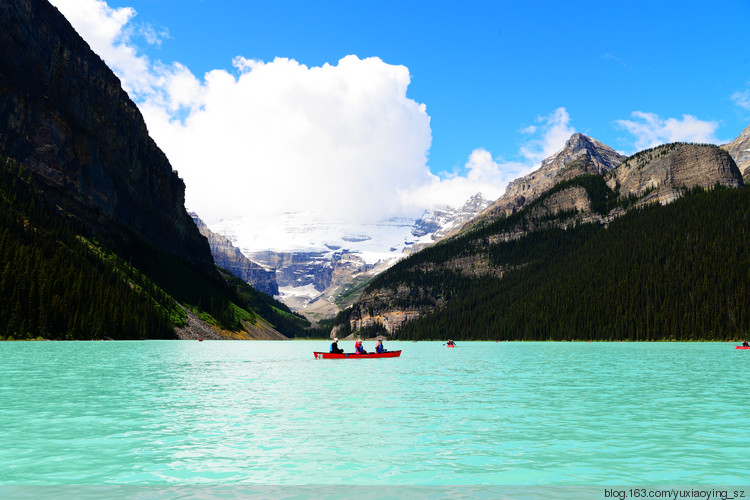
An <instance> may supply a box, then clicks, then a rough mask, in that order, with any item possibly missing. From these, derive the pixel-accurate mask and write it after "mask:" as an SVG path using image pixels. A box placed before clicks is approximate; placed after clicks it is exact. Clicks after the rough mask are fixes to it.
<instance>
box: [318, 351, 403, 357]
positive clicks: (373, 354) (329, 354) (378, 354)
mask: <svg viewBox="0 0 750 500" xmlns="http://www.w3.org/2000/svg"><path fill="white" fill-rule="evenodd" d="M313 356H314V357H315V359H362V358H397V357H399V356H401V351H387V352H368V353H367V354H354V353H352V354H347V353H344V354H333V353H332V352H313Z"/></svg>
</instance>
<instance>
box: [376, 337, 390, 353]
mask: <svg viewBox="0 0 750 500" xmlns="http://www.w3.org/2000/svg"><path fill="white" fill-rule="evenodd" d="M375 352H388V350H387V349H386V348H385V347H383V339H378V345H376V346H375Z"/></svg>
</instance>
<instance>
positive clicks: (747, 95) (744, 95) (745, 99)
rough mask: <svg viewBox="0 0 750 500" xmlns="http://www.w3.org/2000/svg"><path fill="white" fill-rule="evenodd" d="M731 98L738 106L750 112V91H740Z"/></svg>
mask: <svg viewBox="0 0 750 500" xmlns="http://www.w3.org/2000/svg"><path fill="white" fill-rule="evenodd" d="M731 97H732V100H733V101H734V103H735V104H737V106H739V107H741V108H743V109H747V110H750V90H738V91H737V92H735V93H734V94H732V96H731Z"/></svg>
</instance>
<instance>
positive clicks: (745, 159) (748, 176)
mask: <svg viewBox="0 0 750 500" xmlns="http://www.w3.org/2000/svg"><path fill="white" fill-rule="evenodd" d="M721 147H722V148H723V149H725V150H726V151H728V152H729V154H730V155H732V158H734V161H735V162H736V163H737V167H738V168H739V169H740V171H741V172H742V175H743V177H744V180H745V183H747V182H748V180H750V126H748V127H747V128H745V130H743V131H742V133H741V134H740V135H739V137H737V138H736V139H735V140H733V141H732V142H730V143H729V144H724V145H722V146H721Z"/></svg>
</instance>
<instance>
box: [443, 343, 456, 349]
mask: <svg viewBox="0 0 750 500" xmlns="http://www.w3.org/2000/svg"><path fill="white" fill-rule="evenodd" d="M445 347H449V348H450V347H456V346H455V345H454V344H448V345H447V346H445Z"/></svg>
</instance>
